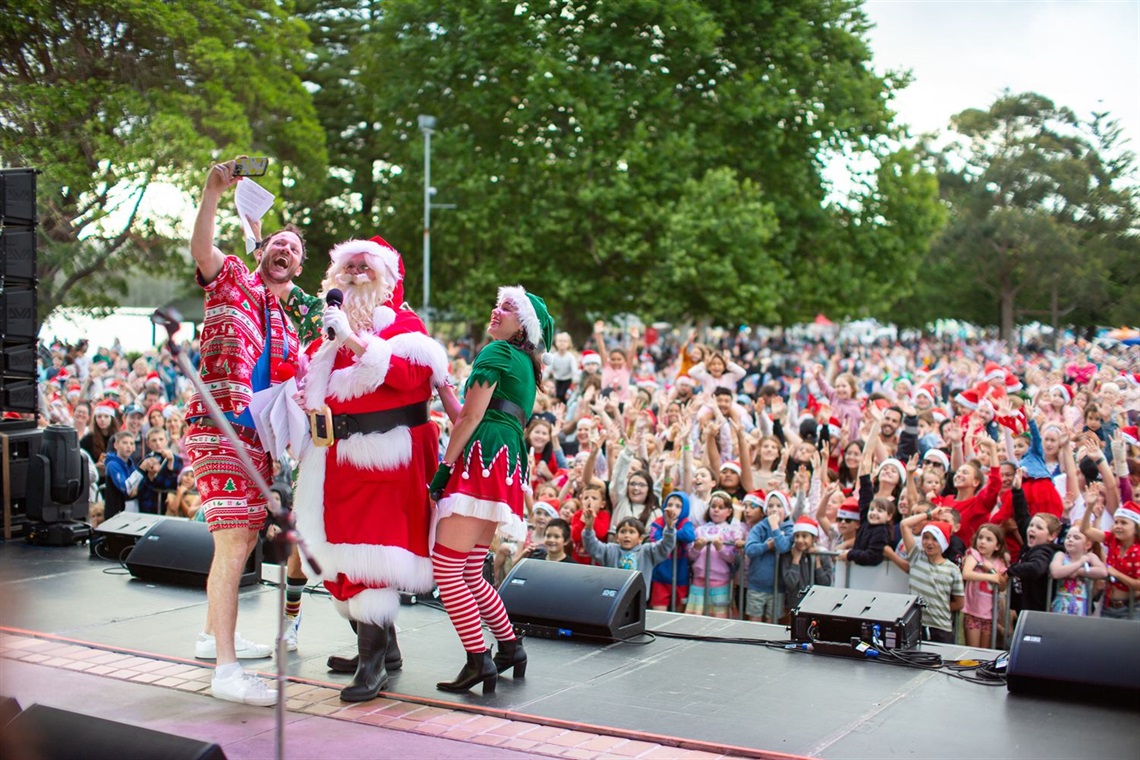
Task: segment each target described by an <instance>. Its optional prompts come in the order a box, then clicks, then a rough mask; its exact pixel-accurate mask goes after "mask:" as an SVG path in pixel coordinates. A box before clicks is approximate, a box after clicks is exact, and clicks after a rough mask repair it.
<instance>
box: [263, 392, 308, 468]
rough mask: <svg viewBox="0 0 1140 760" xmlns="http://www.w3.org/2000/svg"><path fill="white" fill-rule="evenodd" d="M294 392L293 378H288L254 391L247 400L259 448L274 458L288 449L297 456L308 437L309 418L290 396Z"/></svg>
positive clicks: (293, 455) (295, 457) (291, 454)
mask: <svg viewBox="0 0 1140 760" xmlns="http://www.w3.org/2000/svg"><path fill="white" fill-rule="evenodd" d="M296 392H297V380H296V379H295V378H289V379H288V380H286V381H285V382H283V383H278V384H277V385H274V386H271V387H269V388H266V389H265V390H263V391H258V392H257V393H255V394H253V398H252V399H250V402H249V413H250V414H251V415H253V424H254V426H255V427H256V428H257V435H258V437H259V438H261V447H262V448H263V449H265V451H266V453H268V454H271V455H273V456H274V457H276V458H277V459H281V455H282V454H284V453H285V452H286V450H290V449H291V450H290V452H289V453H290V456H292V457H293V458H294V459H300V458H301V454H302V453H303V451H304V446H305V442H306V441H308V440H309V418H308V416H307V415H306V414H305V410H304V409H302V408H301V406H300V404H298V403H297V402H296V401H295V400H294V399H293V395H294V394H295V393H296Z"/></svg>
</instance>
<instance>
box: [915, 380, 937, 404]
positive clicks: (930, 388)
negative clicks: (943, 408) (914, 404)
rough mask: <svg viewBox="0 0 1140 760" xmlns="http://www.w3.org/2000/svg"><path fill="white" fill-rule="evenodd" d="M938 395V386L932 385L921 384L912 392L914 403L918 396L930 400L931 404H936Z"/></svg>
mask: <svg viewBox="0 0 1140 760" xmlns="http://www.w3.org/2000/svg"><path fill="white" fill-rule="evenodd" d="M939 395H940V394H939V393H938V386H936V385H935V384H934V383H923V384H922V385H920V386H918V388H917V389H915V391H914V398H915V400H916V401H917V400H918V398H919V397H920V396H926V397H927V398H928V399H930V403H931V404H937V403H938V396H939Z"/></svg>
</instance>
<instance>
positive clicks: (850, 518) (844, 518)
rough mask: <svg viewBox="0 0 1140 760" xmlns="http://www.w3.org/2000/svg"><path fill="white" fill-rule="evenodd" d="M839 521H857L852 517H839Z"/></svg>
mask: <svg viewBox="0 0 1140 760" xmlns="http://www.w3.org/2000/svg"><path fill="white" fill-rule="evenodd" d="M839 522H859V521H858V520H856V519H855V518H854V517H840V518H839Z"/></svg>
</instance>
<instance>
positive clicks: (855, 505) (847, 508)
mask: <svg viewBox="0 0 1140 760" xmlns="http://www.w3.org/2000/svg"><path fill="white" fill-rule="evenodd" d="M835 516H836V517H837V518H838V519H840V520H858V519H860V515H859V500H858V499H857V498H855V497H854V496H848V497H847V498H846V499H844V500H843V503H842V504H840V505H839V511H837V512H836V513H835Z"/></svg>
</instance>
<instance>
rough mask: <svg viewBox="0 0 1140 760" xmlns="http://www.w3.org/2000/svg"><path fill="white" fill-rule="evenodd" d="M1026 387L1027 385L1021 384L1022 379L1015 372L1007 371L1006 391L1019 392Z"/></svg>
mask: <svg viewBox="0 0 1140 760" xmlns="http://www.w3.org/2000/svg"><path fill="white" fill-rule="evenodd" d="M1024 387H1025V386H1024V385H1022V384H1021V381H1020V380H1018V379H1017V375H1015V374H1013V373H1012V372H1006V373H1005V392H1006V393H1017V392H1018V391H1019V390H1021V389H1022V388H1024Z"/></svg>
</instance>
